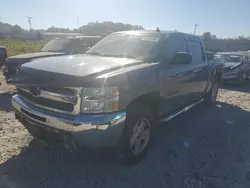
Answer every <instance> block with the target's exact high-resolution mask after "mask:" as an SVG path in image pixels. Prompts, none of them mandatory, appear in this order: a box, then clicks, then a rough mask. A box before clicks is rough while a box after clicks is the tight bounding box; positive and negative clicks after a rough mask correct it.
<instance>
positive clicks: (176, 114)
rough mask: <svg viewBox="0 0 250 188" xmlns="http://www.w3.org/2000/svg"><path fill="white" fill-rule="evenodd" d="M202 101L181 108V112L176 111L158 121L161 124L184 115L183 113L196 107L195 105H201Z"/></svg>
mask: <svg viewBox="0 0 250 188" xmlns="http://www.w3.org/2000/svg"><path fill="white" fill-rule="evenodd" d="M202 101H203V99H201V100H200V101H199V102H196V103H194V104H191V105H189V106H186V107H185V108H183V109H182V110H180V111H178V112H176V113H173V114H170V115H168V116H166V117H163V118H160V119H159V120H158V121H159V122H161V123H163V122H167V121H169V120H171V119H173V118H175V117H176V116H178V115H180V114H181V113H184V112H186V111H188V110H190V109H191V108H192V107H194V106H196V105H197V104H199V103H201V102H202Z"/></svg>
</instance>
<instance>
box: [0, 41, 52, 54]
mask: <svg viewBox="0 0 250 188" xmlns="http://www.w3.org/2000/svg"><path fill="white" fill-rule="evenodd" d="M46 43H47V42H46V41H24V40H18V39H0V46H4V47H6V48H7V50H8V56H9V57H11V56H13V55H17V54H24V53H33V52H39V51H40V50H41V48H42V47H43V46H44V45H45V44H46Z"/></svg>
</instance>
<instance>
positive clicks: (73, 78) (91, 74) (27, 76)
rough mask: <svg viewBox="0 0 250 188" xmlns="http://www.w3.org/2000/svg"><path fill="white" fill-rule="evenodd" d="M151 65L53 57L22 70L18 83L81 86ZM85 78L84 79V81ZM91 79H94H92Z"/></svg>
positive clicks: (21, 68) (26, 66)
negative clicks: (100, 78) (91, 81)
mask: <svg viewBox="0 0 250 188" xmlns="http://www.w3.org/2000/svg"><path fill="white" fill-rule="evenodd" d="M142 64H146V65H147V64H148V63H145V62H143V61H142V60H136V59H130V58H116V57H101V56H91V55H74V56H61V57H49V58H42V59H38V60H34V61H32V62H29V63H26V64H24V65H22V66H21V67H20V69H19V70H18V79H19V80H18V82H20V83H21V84H42V83H43V85H51V84H52V85H53V84H56V85H58V84H62V83H63V84H64V85H65V86H66V85H68V86H71V87H72V86H73V85H78V86H79V83H80V82H81V83H83V80H85V81H86V80H88V79H87V78H92V79H93V78H96V77H97V76H98V75H101V74H104V73H109V72H111V71H115V70H119V69H124V68H125V69H126V68H128V67H131V66H132V67H133V66H135V67H136V66H139V65H140V67H141V65H142ZM83 78H84V79H83ZM89 80H90V79H89Z"/></svg>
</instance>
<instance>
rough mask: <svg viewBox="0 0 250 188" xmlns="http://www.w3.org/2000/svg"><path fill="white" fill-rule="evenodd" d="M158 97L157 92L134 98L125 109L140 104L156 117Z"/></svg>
mask: <svg viewBox="0 0 250 188" xmlns="http://www.w3.org/2000/svg"><path fill="white" fill-rule="evenodd" d="M159 98H160V95H159V93H158V92H151V93H147V94H144V95H141V96H138V97H136V98H135V99H133V100H132V101H131V102H130V103H129V105H128V108H127V109H130V108H133V106H134V105H137V104H140V105H145V106H148V107H149V108H150V110H152V111H153V113H154V115H155V116H156V115H157V113H158V108H157V107H158V104H159Z"/></svg>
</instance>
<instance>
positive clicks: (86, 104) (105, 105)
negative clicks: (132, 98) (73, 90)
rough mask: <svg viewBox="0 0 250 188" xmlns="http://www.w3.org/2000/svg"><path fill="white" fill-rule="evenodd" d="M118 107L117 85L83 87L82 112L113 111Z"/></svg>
mask: <svg viewBox="0 0 250 188" xmlns="http://www.w3.org/2000/svg"><path fill="white" fill-rule="evenodd" d="M118 109H119V89H118V87H106V88H85V89H84V90H83V93H82V106H81V112H82V113H103V112H113V111H117V110H118Z"/></svg>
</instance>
